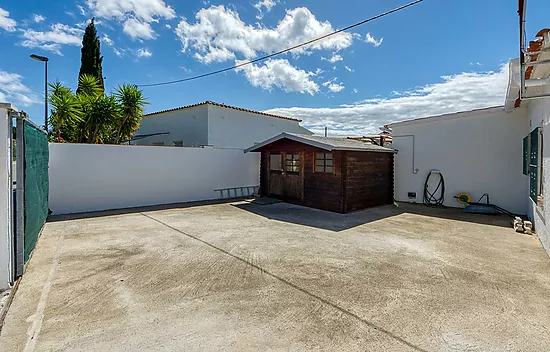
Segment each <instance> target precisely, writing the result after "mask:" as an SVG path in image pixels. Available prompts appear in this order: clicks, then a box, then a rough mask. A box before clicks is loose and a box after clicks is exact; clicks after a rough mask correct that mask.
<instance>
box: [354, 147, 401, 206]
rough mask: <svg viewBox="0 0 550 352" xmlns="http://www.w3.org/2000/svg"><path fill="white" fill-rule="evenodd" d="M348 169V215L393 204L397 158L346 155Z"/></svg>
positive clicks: (372, 155)
mask: <svg viewBox="0 0 550 352" xmlns="http://www.w3.org/2000/svg"><path fill="white" fill-rule="evenodd" d="M346 165H347V169H346V180H345V184H346V195H345V199H346V206H345V211H346V212H350V211H354V210H358V209H364V208H368V207H372V206H376V205H382V204H391V203H392V202H393V154H391V153H372V152H371V153H369V152H346Z"/></svg>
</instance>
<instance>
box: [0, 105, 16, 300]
mask: <svg viewBox="0 0 550 352" xmlns="http://www.w3.org/2000/svg"><path fill="white" fill-rule="evenodd" d="M13 110H15V108H14V107H12V105H11V104H7V103H0V290H3V289H6V288H8V287H9V284H10V283H11V282H12V280H13V250H14V248H13V213H12V211H13V210H12V192H13V191H12V180H11V169H12V150H11V138H12V131H11V128H10V126H11V123H10V117H9V112H10V111H13Z"/></svg>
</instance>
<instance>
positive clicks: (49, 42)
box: [21, 23, 84, 55]
mask: <svg viewBox="0 0 550 352" xmlns="http://www.w3.org/2000/svg"><path fill="white" fill-rule="evenodd" d="M83 33H84V31H83V30H82V29H79V28H73V27H70V26H67V25H65V24H61V23H56V24H53V25H51V27H50V30H49V31H45V32H43V31H35V30H33V29H25V30H23V38H24V39H25V40H24V41H23V42H21V45H22V46H25V47H28V48H42V49H44V50H48V51H52V52H54V53H56V54H58V55H62V54H61V51H60V49H61V46H62V45H75V46H80V45H81V44H82V34H83Z"/></svg>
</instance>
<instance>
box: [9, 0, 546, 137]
mask: <svg viewBox="0 0 550 352" xmlns="http://www.w3.org/2000/svg"><path fill="white" fill-rule="evenodd" d="M406 2H407V0H405V1H399V0H376V1H375V0H370V1H367V0H347V1H317V0H309V1H294V0H280V1H279V0H242V1H241V0H236V1H191V0H190V1H185V2H183V1H175V0H164V1H163V0H87V1H85V0H79V1H74V2H72V1H66V0H63V1H62V0H50V1H47V2H46V1H37V0H28V1H9V2H2V3H1V4H0V40H1V42H2V44H3V47H4V48H10V50H9V52H7V53H6V52H4V54H3V55H2V58H1V59H0V101H9V102H12V103H14V104H15V105H16V106H17V107H18V108H20V109H23V110H25V111H27V112H28V113H29V114H30V116H31V118H32V119H34V120H35V121H38V122H40V121H42V118H43V105H42V101H41V100H42V95H43V67H42V65H41V64H40V63H39V62H36V61H33V60H31V59H30V58H29V55H30V54H32V53H36V54H39V55H46V56H48V57H49V58H50V60H51V61H50V71H49V72H50V81H53V80H59V81H61V82H63V83H65V84H67V85H69V86H71V87H73V88H74V87H75V86H76V81H77V75H78V70H79V67H80V41H81V36H82V30H83V28H84V26H85V24H86V22H87V21H88V20H89V19H90V18H91V17H95V18H96V21H97V30H98V34H99V36H100V38H101V40H102V54H103V55H104V61H103V74H104V76H105V77H106V79H105V83H106V89H107V90H108V91H110V90H112V89H113V88H114V87H116V86H117V84H121V83H135V84H143V83H155V82H161V81H166V80H173V79H179V78H185V77H188V76H191V75H195V74H201V73H205V72H208V71H211V70H216V69H219V68H223V67H227V66H231V65H234V64H235V63H236V62H239V61H240V60H246V59H253V58H255V57H258V56H261V55H264V54H265V53H271V52H273V51H277V50H280V49H283V48H285V47H287V46H289V45H293V44H296V43H299V42H302V41H305V40H308V39H311V38H313V37H316V36H319V35H322V34H325V33H327V32H328V31H331V30H333V29H338V28H342V27H344V26H347V25H349V24H352V23H354V22H358V21H361V20H363V19H366V18H369V17H371V16H374V15H376V14H379V13H381V12H384V11H387V10H389V9H392V8H394V7H397V6H400V5H402V4H404V3H406ZM527 13H528V17H527V38H528V39H533V38H534V35H535V34H536V32H538V31H539V30H540V29H542V28H544V27H548V26H550V17H549V16H548V15H549V14H550V2H548V1H544V0H530V1H528V10H527ZM518 37H519V35H518V19H517V1H515V0H507V1H502V0H485V1H479V0H461V1H457V0H452V1H451V0H448V1H439V0H425V1H424V2H422V3H420V4H418V5H415V6H413V7H411V8H408V9H406V10H404V11H401V12H399V13H396V14H393V15H390V16H388V17H386V18H382V19H379V20H376V21H374V22H371V23H368V24H365V25H363V26H360V27H357V28H354V29H353V30H352V31H350V32H349V33H348V34H343V35H340V36H337V37H333V38H331V39H329V40H326V41H323V42H320V43H318V44H316V45H314V46H311V47H308V48H307V49H305V50H302V51H299V52H296V53H292V54H290V53H289V54H286V55H281V56H279V57H276V58H273V59H272V60H270V61H267V62H264V63H257V64H255V65H254V66H248V67H247V68H246V69H243V70H239V71H238V72H235V71H230V72H226V73H223V74H220V75H216V76H212V77H208V78H204V79H200V80H197V81H192V82H187V83H181V84H174V85H168V86H162V87H150V88H143V90H144V93H145V95H146V97H147V98H148V100H149V101H150V103H151V104H150V105H149V106H148V107H147V109H148V111H157V110H161V109H166V108H173V107H176V106H181V105H187V104H193V103H197V102H200V101H204V100H213V101H216V102H221V103H226V104H230V105H236V106H240V107H245V108H249V109H255V110H270V111H271V112H275V113H279V114H282V115H287V116H292V117H297V118H301V119H303V120H304V122H303V125H304V126H305V127H308V128H311V129H313V130H314V131H319V132H320V131H322V130H323V128H324V126H328V127H329V131H330V132H331V134H346V135H360V134H368V133H373V132H376V131H377V129H378V126H381V125H383V124H384V123H387V122H390V121H395V120H400V119H406V118H414V117H421V116H426V115H431V114H439V113H445V112H452V111H459V110H465V109H471V108H478V107H485V106H490V105H501V104H503V101H504V95H505V89H506V80H507V70H506V63H507V62H508V60H509V59H510V58H513V57H517V53H518V50H519V49H518Z"/></svg>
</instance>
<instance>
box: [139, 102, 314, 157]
mask: <svg viewBox="0 0 550 352" xmlns="http://www.w3.org/2000/svg"><path fill="white" fill-rule="evenodd" d="M300 122H301V120H297V119H293V118H290V117H283V116H278V115H273V114H268V113H264V112H260V111H254V110H248V109H243V108H238V107H234V106H229V105H225V104H219V103H215V102H212V101H205V102H203V103H199V104H194V105H187V106H182V107H179V108H175V109H169V110H163V111H159V112H154V113H151V114H147V115H145V117H144V119H143V120H142V121H141V125H140V128H139V130H138V131H137V132H136V133H135V135H134V141H132V144H138V145H164V146H180V147H198V146H206V145H208V146H213V147H215V148H236V149H245V148H248V147H250V146H251V145H254V143H259V142H261V141H264V140H266V139H269V138H271V137H273V136H276V135H278V134H281V133H282V132H290V133H300V134H313V133H312V132H311V131H309V130H307V129H305V128H304V127H302V126H300Z"/></svg>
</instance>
